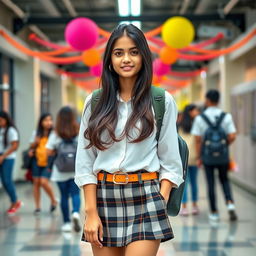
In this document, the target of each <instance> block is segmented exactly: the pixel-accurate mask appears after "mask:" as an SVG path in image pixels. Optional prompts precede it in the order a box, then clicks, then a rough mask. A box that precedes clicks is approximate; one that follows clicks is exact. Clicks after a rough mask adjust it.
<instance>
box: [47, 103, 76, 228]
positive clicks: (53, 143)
mask: <svg viewBox="0 0 256 256" xmlns="http://www.w3.org/2000/svg"><path fill="white" fill-rule="evenodd" d="M78 130H79V125H78V123H77V121H76V115H75V112H74V110H73V109H72V108H70V107H63V108H61V109H60V111H59V112H58V115H57V120H56V127H55V131H54V132H52V134H51V135H50V138H49V141H48V143H47V145H46V147H47V150H48V155H49V156H51V155H54V154H58V149H60V144H61V143H64V142H65V141H67V142H70V143H74V145H75V149H76V145H77V135H78ZM59 153H60V152H59ZM74 173H75V166H73V167H72V168H70V170H68V171H67V172H61V170H59V169H58V167H57V165H56V164H55V163H54V165H53V171H52V176H51V180H52V181H55V182H57V184H58V187H59V191H60V195H61V211H62V216H63V222H64V224H63V226H62V231H64V232H70V231H72V229H74V230H75V231H76V232H79V231H80V229H81V228H80V216H79V210H80V190H79V188H78V187H77V185H76V184H75V182H74ZM69 197H71V199H72V206H73V209H72V215H71V218H70V211H69ZM71 220H72V224H71Z"/></svg>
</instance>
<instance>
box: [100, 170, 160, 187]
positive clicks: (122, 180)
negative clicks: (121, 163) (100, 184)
mask: <svg viewBox="0 0 256 256" xmlns="http://www.w3.org/2000/svg"><path fill="white" fill-rule="evenodd" d="M97 177H98V180H99V181H102V180H105V181H108V182H113V183H115V184H127V183H128V182H136V181H140V180H154V179H157V178H158V172H143V173H126V172H115V173H113V174H111V173H102V172H100V173H98V175H97Z"/></svg>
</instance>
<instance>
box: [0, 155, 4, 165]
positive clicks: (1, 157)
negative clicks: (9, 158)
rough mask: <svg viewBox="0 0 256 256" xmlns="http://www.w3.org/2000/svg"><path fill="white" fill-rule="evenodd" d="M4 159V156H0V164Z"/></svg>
mask: <svg viewBox="0 0 256 256" xmlns="http://www.w3.org/2000/svg"><path fill="white" fill-rule="evenodd" d="M3 161H4V156H0V164H2V163H3Z"/></svg>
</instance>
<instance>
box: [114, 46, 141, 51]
mask: <svg viewBox="0 0 256 256" xmlns="http://www.w3.org/2000/svg"><path fill="white" fill-rule="evenodd" d="M134 49H137V46H134V47H131V48H130V49H129V50H134ZM123 50H124V49H123V48H115V49H114V50H113V51H123Z"/></svg>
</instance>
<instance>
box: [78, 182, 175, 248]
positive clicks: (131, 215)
mask: <svg viewBox="0 0 256 256" xmlns="http://www.w3.org/2000/svg"><path fill="white" fill-rule="evenodd" d="M97 207H98V213H99V217H100V219H101V221H102V225H103V242H102V244H103V246H106V247H122V246H126V245H128V244H129V243H131V242H133V241H138V240H157V239H160V240H161V242H165V241H167V240H170V239H172V238H173V237H174V236H173V231H172V228H171V225H170V222H169V218H168V215H167V211H166V202H165V200H164V198H163V196H162V195H161V194H160V192H159V180H148V181H141V184H140V182H130V183H128V184H125V185H121V184H114V183H113V182H102V181H99V183H98V185H97ZM82 240H83V241H86V238H85V237H84V234H83V237H82Z"/></svg>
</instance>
